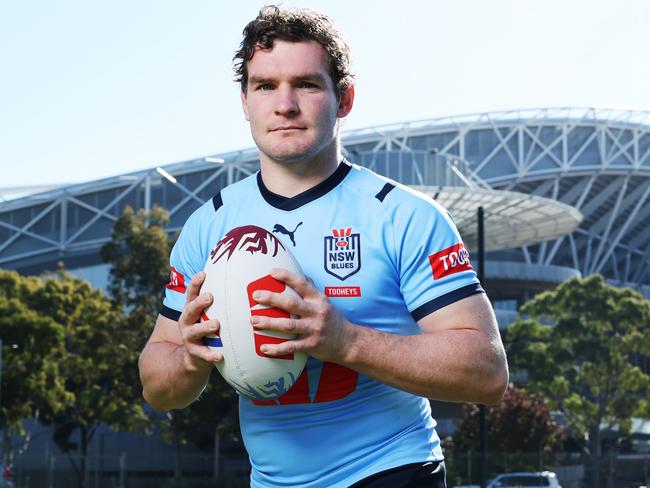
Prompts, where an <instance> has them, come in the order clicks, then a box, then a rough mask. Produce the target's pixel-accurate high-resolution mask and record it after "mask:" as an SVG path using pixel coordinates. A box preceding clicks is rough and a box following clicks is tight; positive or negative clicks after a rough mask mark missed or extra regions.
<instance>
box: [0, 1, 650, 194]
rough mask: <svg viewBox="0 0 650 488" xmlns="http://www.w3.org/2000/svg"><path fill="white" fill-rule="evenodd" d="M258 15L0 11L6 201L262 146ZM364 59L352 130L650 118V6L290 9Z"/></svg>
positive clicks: (197, 7) (232, 8)
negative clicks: (418, 123) (242, 49)
mask: <svg viewBox="0 0 650 488" xmlns="http://www.w3.org/2000/svg"><path fill="white" fill-rule="evenodd" d="M265 3H268V2H264V1H258V0H236V1H232V0H228V1H221V0H186V1H183V2H179V1H177V0H111V1H100V0H57V1H51V0H21V1H15V0H14V1H11V0H0V168H1V172H0V174H1V175H2V176H1V179H0V190H2V189H6V188H13V187H21V186H32V185H42V184H57V183H77V182H84V181H89V180H93V179H97V178H102V177H107V176H113V175H117V174H121V173H128V172H132V171H137V170H140V169H144V168H150V167H153V166H158V165H164V164H166V163H172V162H178V161H183V160H188V159H193V158H196V157H201V156H206V155H212V154H219V153H224V152H228V151H233V150H238V149H244V148H248V147H251V146H252V145H253V142H252V139H251V137H250V131H249V128H248V125H247V123H246V121H245V120H244V117H243V114H242V111H241V104H240V100H239V89H238V86H237V85H236V84H235V83H234V82H233V81H232V64H231V63H232V61H231V60H232V56H233V54H234V51H235V50H236V49H237V47H238V45H239V42H240V41H241V31H242V29H243V27H244V25H245V24H246V23H247V22H248V21H250V20H251V19H252V18H254V17H255V15H256V14H257V12H258V10H259V9H260V7H261V6H263V5H264V4H265ZM284 3H285V4H288V5H289V6H296V7H309V8H314V9H318V10H322V11H324V12H325V13H327V14H328V15H330V16H331V17H332V18H333V19H334V21H335V23H336V24H337V25H338V26H339V28H340V29H341V30H342V31H343V32H344V34H345V36H346V38H347V39H348V42H349V44H350V48H351V51H352V58H353V68H354V71H355V73H356V75H357V78H356V99H355V106H354V109H353V111H352V113H351V115H350V116H349V117H348V118H347V120H346V121H345V124H344V127H343V130H353V129H358V128H364V127H371V126H376V125H381V124H390V123H396V122H405V121H411V120H423V119H429V118H435V117H442V116H448V115H462V114H469V113H477V112H491V111H498V110H509V109H524V108H537V107H592V106H596V107H613V108H630V109H640V110H650V88H649V87H650V59H649V58H650V57H649V54H648V53H649V51H650V29H649V28H648V26H649V25H650V1H648V0H619V1H614V0H610V1H602V0H489V1H488V0H421V1H420V0H401V1H400V2H395V1H388V0H372V1H369V0H328V1H325V0H322V1H319V0H292V1H289V2H284Z"/></svg>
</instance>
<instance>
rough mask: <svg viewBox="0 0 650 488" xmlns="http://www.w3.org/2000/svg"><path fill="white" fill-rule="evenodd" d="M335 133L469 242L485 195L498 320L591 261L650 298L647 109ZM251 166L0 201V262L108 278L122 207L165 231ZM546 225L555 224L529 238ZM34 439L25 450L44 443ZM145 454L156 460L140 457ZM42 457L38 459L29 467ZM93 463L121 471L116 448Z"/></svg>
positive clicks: (129, 178) (125, 437)
mask: <svg viewBox="0 0 650 488" xmlns="http://www.w3.org/2000/svg"><path fill="white" fill-rule="evenodd" d="M342 142H343V151H344V154H345V155H346V157H347V158H348V159H349V160H350V161H351V162H354V163H358V164H360V165H363V166H366V167H368V168H370V169H372V170H374V171H376V172H378V173H380V174H383V175H385V176H387V177H388V178H391V179H393V180H396V181H398V182H400V183H403V184H406V185H410V186H412V187H414V188H416V189H419V190H422V191H424V192H425V193H427V194H429V195H430V196H431V197H432V198H435V199H437V200H438V201H439V202H440V203H442V204H443V205H445V206H447V207H448V208H449V209H450V210H451V212H452V215H453V216H454V219H455V220H456V223H457V225H458V227H459V229H460V231H461V234H462V235H463V237H464V239H465V240H466V242H467V243H468V245H469V248H470V252H471V253H472V254H474V252H475V249H476V242H477V226H476V214H475V209H476V206H477V204H480V205H481V206H483V207H484V211H485V213H486V216H487V219H486V236H487V242H488V244H487V250H488V252H487V255H486V266H485V270H484V271H485V274H484V278H485V279H484V284H485V286H486V288H487V290H488V293H489V296H490V298H491V299H492V301H493V303H494V306H495V310H496V312H497V319H498V321H499V325H500V327H501V328H502V329H503V328H505V327H507V325H508V324H509V323H510V322H511V321H512V320H514V318H515V317H516V316H517V309H518V307H519V306H520V305H521V304H522V303H524V302H525V301H526V300H528V299H529V298H531V297H532V296H533V295H534V294H536V293H538V292H540V291H542V290H546V289H550V288H553V287H554V286H555V285H557V284H558V283H560V282H562V281H563V280H565V279H567V278H569V277H572V276H586V275H589V274H592V273H600V274H602V275H603V276H604V277H605V278H606V279H607V280H608V281H609V282H610V283H612V284H614V285H619V286H631V287H633V288H636V289H637V290H639V291H641V292H642V293H643V294H644V295H645V296H647V297H650V226H649V225H648V222H649V221H650V112H640V111H622V110H606V109H595V108H561V109H558V108H553V109H550V108H547V109H530V110H515V111H504V112H491V113H480V114H473V115H465V116H454V117H443V118H437V119H430V120H422V121H414V122H406V123H399V124H392V125H386V126H379V127H372V128H367V129H361V130H350V131H343V133H342ZM258 169H259V160H258V154H257V149H256V148H250V149H243V150H241V151H234V152H228V153H223V154H210V155H206V156H205V157H202V158H198V159H193V160H188V161H182V162H178V163H175V164H169V165H164V166H162V167H161V166H153V167H152V168H150V169H148V170H143V171H138V172H133V173H129V174H123V175H116V176H113V177H110V178H106V179H101V180H96V181H91V182H87V183H82V184H76V185H70V186H66V187H60V188H55V189H51V190H48V191H45V192H41V193H35V194H31V195H28V196H24V197H21V198H14V199H10V200H6V201H3V202H0V267H1V268H5V269H14V270H17V271H18V272H20V273H21V274H40V273H42V272H44V271H47V270H52V269H56V268H57V267H58V266H59V263H61V262H63V263H64V265H65V267H66V268H67V269H68V270H71V271H72V272H73V273H74V274H75V275H77V276H80V277H82V278H84V279H87V280H89V281H90V282H91V283H92V284H93V285H95V286H97V287H101V288H106V287H107V284H108V266H107V265H106V264H104V263H103V262H102V259H101V257H100V249H101V247H102V246H103V245H104V244H105V243H106V242H108V241H109V240H110V231H111V228H112V226H113V224H114V222H115V221H116V220H117V218H118V217H119V216H120V215H121V213H122V211H123V209H124V208H125V207H126V206H131V207H133V208H135V209H140V208H143V209H149V208H152V207H153V206H154V205H158V206H161V207H164V208H165V209H167V210H168V212H169V215H170V224H169V226H168V229H167V230H168V232H169V233H170V234H175V233H176V232H178V231H179V230H180V229H181V228H182V226H183V224H184V222H185V220H186V219H187V218H188V217H189V215H190V214H191V213H192V212H193V211H194V210H195V209H196V208H198V207H199V206H200V205H201V204H203V203H204V202H205V201H206V200H209V199H211V198H212V197H213V196H214V195H215V194H216V193H217V192H218V191H219V190H220V189H221V188H223V187H224V186H226V185H228V184H230V183H232V182H235V181H238V180H239V179H242V178H244V177H246V176H249V175H251V174H253V173H255V172H256V171H257V170H258ZM495 195H497V196H499V198H492V197H493V196H495ZM540 229H542V231H540ZM549 235H551V236H554V237H553V238H552V239H550V240H545V241H543V242H539V241H540V240H541V239H540V238H539V237H540V236H549ZM522 242H523V243H524V245H520V244H521V243H522ZM490 243H492V245H490ZM509 243H515V244H516V245H509ZM526 243H528V244H526ZM491 249H492V250H491ZM435 411H436V417H437V419H438V429H439V431H440V432H441V434H443V435H445V433H449V432H450V431H451V430H452V429H453V420H452V419H454V418H457V417H458V415H459V413H458V406H457V405H456V406H453V405H451V404H448V405H445V404H444V403H442V402H436V405H435ZM44 437H45V436H44ZM100 440H101V441H98V442H97V443H93V444H96V445H93V447H92V449H91V451H92V452H93V453H95V454H93V455H96V456H97V459H103V458H102V457H101V453H103V452H104V451H103V449H104V441H106V443H107V445H110V446H112V447H111V449H112V450H113V451H114V452H118V451H119V452H121V453H122V456H128V459H129V469H132V470H136V471H138V472H140V473H151V472H153V471H155V470H157V469H160V468H159V466H160V465H164V466H172V465H173V464H174V461H173V454H172V452H171V448H170V447H169V446H164V445H163V444H162V443H161V442H160V439H159V437H157V436H154V437H142V436H133V435H130V434H126V433H119V432H113V431H110V430H108V429H104V428H103V429H102V431H101V433H100ZM41 442H45V441H37V442H34V443H33V446H32V447H30V450H32V449H33V450H34V451H33V452H49V450H50V449H51V448H50V447H48V446H47V445H42V444H41ZM143 453H147V454H148V456H147V457H146V458H145V457H143ZM154 455H155V457H156V458H157V459H158V460H159V461H160V463H162V464H160V463H159V464H158V465H156V466H154V465H152V464H151V461H150V457H151V456H154ZM192 455H193V456H194V455H195V456H196V457H195V458H192V459H193V461H191V462H190V463H189V464H188V465H187V466H186V467H185V468H186V469H187V470H189V471H192V470H196V471H197V472H199V471H200V470H204V469H205V466H206V465H209V464H210V461H209V460H208V459H206V458H205V454H204V453H203V454H200V453H198V452H197V453H196V454H192ZM38 459H40V458H38ZM41 465H42V462H41V461H35V462H34V465H33V466H31V468H33V469H42V466H41ZM24 467H25V468H26V469H29V468H30V466H29V465H28V464H25V466H24ZM51 469H54V468H53V467H51ZM102 469H107V470H109V471H110V470H113V471H114V472H115V473H117V472H122V471H120V470H123V466H122V458H121V457H120V458H119V459H118V458H117V457H115V459H114V460H113V461H110V462H109V461H107V464H106V465H104V466H103V468H102ZM226 469H229V468H227V466H226ZM232 469H246V467H245V466H244V467H243V468H242V466H240V465H235V466H234V467H232ZM97 472H98V471H95V473H97ZM95 476H98V475H97V474H96V475H95Z"/></svg>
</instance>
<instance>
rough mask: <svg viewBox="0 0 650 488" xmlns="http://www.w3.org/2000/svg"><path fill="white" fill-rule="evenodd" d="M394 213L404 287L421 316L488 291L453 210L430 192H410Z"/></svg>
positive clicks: (414, 312) (412, 308)
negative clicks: (470, 254) (437, 200)
mask: <svg viewBox="0 0 650 488" xmlns="http://www.w3.org/2000/svg"><path fill="white" fill-rule="evenodd" d="M409 196H410V198H408V199H405V200H404V201H402V202H401V203H400V204H399V205H398V206H397V209H396V211H395V214H394V215H393V226H394V238H395V248H396V260H397V268H398V273H399V280H400V289H401V292H402V296H403V297H404V300H405V303H406V305H407V307H408V309H409V311H410V312H411V315H412V316H413V318H414V319H415V320H416V321H418V320H420V319H421V318H423V317H425V316H427V315H429V314H430V313H431V312H434V311H436V310H438V309H440V308H442V307H444V306H446V305H449V304H451V303H453V302H456V301H458V300H461V299H463V298H465V297H468V296H470V295H474V294H476V293H481V292H483V289H482V288H481V285H480V283H479V281H478V278H477V276H476V272H475V271H474V269H473V267H472V264H471V262H470V259H469V252H468V251H467V249H466V248H465V245H464V244H463V241H462V239H461V237H460V234H459V233H458V229H457V228H456V225H455V224H454V222H453V220H452V218H451V216H450V215H449V213H448V212H447V210H445V209H444V208H443V207H441V206H440V205H438V204H437V203H436V202H434V201H433V200H431V199H430V198H428V197H426V196H424V195H413V194H411V195H409Z"/></svg>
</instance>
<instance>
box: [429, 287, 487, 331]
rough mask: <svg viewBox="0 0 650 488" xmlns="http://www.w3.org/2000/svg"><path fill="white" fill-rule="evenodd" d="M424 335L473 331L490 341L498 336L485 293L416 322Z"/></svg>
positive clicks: (459, 301)
mask: <svg viewBox="0 0 650 488" xmlns="http://www.w3.org/2000/svg"><path fill="white" fill-rule="evenodd" d="M418 325H419V326H420V328H421V329H422V331H423V332H425V333H435V332H442V331H446V330H468V329H469V330H475V331H476V332H479V333H482V334H484V335H485V336H486V337H488V338H490V339H494V338H496V337H498V335H499V327H498V325H497V321H496V318H495V316H494V311H493V310H492V305H491V304H490V301H489V300H488V298H487V296H486V294H485V293H476V294H474V295H470V296H468V297H466V298H463V299H461V300H458V301H456V302H453V303H451V304H449V305H447V306H445V307H442V308H440V309H438V310H435V311H433V312H431V313H430V314H428V315H426V316H424V317H422V318H421V319H420V320H418Z"/></svg>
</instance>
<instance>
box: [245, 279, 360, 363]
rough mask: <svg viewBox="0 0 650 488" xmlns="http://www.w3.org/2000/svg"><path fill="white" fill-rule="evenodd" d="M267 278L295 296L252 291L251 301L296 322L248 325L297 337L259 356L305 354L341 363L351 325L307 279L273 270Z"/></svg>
mask: <svg viewBox="0 0 650 488" xmlns="http://www.w3.org/2000/svg"><path fill="white" fill-rule="evenodd" d="M271 276H273V278H275V279H276V280H278V281H281V282H283V283H286V284H287V285H288V286H290V287H291V288H293V289H294V290H295V291H296V293H297V294H298V295H299V296H290V295H283V294H280V293H273V292H270V291H256V292H255V293H253V299H254V300H255V301H256V302H258V303H261V304H263V305H268V306H271V307H275V308H279V309H282V310H285V311H287V312H289V313H291V314H292V315H295V316H297V317H298V318H293V317H290V318H271V317H262V316H253V317H251V324H253V327H255V328H256V329H261V330H275V331H280V332H288V333H292V334H297V337H296V338H295V339H293V340H289V341H286V342H283V343H281V344H273V345H272V344H266V345H264V346H262V352H263V353H265V354H268V355H269V356H281V355H284V354H291V353H294V352H305V353H307V354H309V355H311V356H313V357H315V358H318V359H321V360H324V361H332V362H338V363H341V362H343V361H344V353H345V349H346V345H347V344H348V340H349V337H350V335H351V334H352V333H353V329H354V325H352V324H351V323H350V322H349V321H348V320H347V319H346V318H345V317H344V316H343V315H342V314H341V313H340V312H339V311H338V310H337V309H336V308H335V307H334V306H333V305H332V304H331V303H330V301H329V300H328V299H327V297H326V296H325V295H324V294H322V293H321V292H320V291H318V290H317V289H316V287H315V286H314V282H313V281H312V280H311V279H309V278H307V277H305V276H300V275H298V274H296V273H292V272H291V271H288V270H286V269H275V270H273V271H272V272H271Z"/></svg>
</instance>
